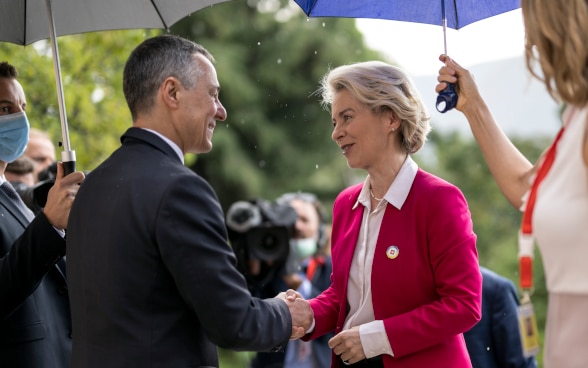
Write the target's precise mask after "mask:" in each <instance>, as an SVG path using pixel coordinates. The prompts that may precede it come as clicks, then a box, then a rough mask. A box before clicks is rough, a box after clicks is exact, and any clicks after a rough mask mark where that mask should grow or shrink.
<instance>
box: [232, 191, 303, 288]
mask: <svg viewBox="0 0 588 368" xmlns="http://www.w3.org/2000/svg"><path fill="white" fill-rule="evenodd" d="M226 217H227V219H226V220H227V229H228V233H229V241H230V242H231V246H232V247H233V250H234V252H235V255H236V256H237V268H238V269H239V271H240V272H241V273H242V274H243V275H244V276H245V278H246V279H247V283H248V285H249V287H250V288H252V289H255V288H257V287H260V286H263V285H265V284H266V283H267V282H269V281H270V280H271V279H272V278H273V277H274V275H275V274H276V273H277V272H278V271H280V272H281V271H283V272H285V273H286V272H288V270H287V269H288V268H289V267H288V265H289V263H290V262H289V259H290V254H291V252H290V247H291V245H290V239H291V238H292V237H293V234H294V226H295V224H296V219H297V217H298V216H297V214H296V211H295V210H294V208H292V207H290V206H288V205H283V204H278V203H276V202H271V201H268V200H265V199H261V198H257V199H253V200H250V201H238V202H235V203H233V204H232V205H231V206H230V207H229V210H228V211H227V216H226ZM251 261H258V263H259V264H260V269H259V272H258V273H256V274H254V273H252V272H251V270H250V269H249V266H250V264H251Z"/></svg>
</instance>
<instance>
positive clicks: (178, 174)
mask: <svg viewBox="0 0 588 368" xmlns="http://www.w3.org/2000/svg"><path fill="white" fill-rule="evenodd" d="M212 62H213V57H212V55H210V53H209V52H208V51H207V50H206V49H204V48H203V47H202V46H200V45H198V44H196V43H194V42H192V41H189V40H186V39H183V38H180V37H176V36H171V35H164V36H159V37H155V38H151V39H148V40H146V41H144V42H143V43H142V44H141V45H139V46H138V47H137V48H136V49H135V50H134V51H133V52H132V53H131V55H130V57H129V59H128V61H127V63H126V65H125V69H124V73H123V74H124V76H123V89H124V93H125V97H126V100H127V104H128V106H129V109H130V111H131V115H132V117H133V127H132V128H130V129H129V130H127V132H126V133H125V134H124V135H123V136H122V139H121V140H122V146H121V147H120V148H119V149H118V150H116V151H115V152H114V153H113V154H112V155H111V156H110V157H109V158H108V159H107V160H106V161H105V162H103V163H102V164H101V165H100V166H98V167H97V168H96V169H94V170H93V171H92V172H91V173H90V174H89V175H88V178H87V179H86V180H85V182H84V185H83V186H82V187H81V188H80V192H79V193H78V197H77V198H76V202H75V203H74V206H73V208H72V214H71V217H70V222H69V227H68V242H69V246H68V262H69V264H68V274H69V277H70V280H71V282H70V301H71V307H72V321H73V329H74V334H73V352H72V367H75V368H89V367H97V368H103V367H108V368H118V367H124V368H132V367H137V368H143V367H154V368H155V367H218V364H219V363H218V353H217V348H216V345H219V346H221V347H224V348H229V349H238V350H266V351H272V350H280V349H282V348H283V347H284V345H285V344H286V343H287V342H288V340H289V338H290V337H299V336H302V335H303V334H304V331H306V330H307V329H308V328H309V327H310V324H311V323H312V320H313V315H312V311H311V310H310V306H309V304H308V302H307V301H304V300H302V299H295V300H287V301H286V300H282V299H281V298H270V299H265V300H261V299H257V298H253V297H252V296H251V294H250V293H249V291H248V289H247V284H246V282H245V278H244V277H243V276H242V275H241V274H240V273H239V271H238V270H237V268H236V257H235V255H234V253H233V251H232V249H231V247H230V246H229V245H228V242H227V230H226V227H225V224H224V216H223V211H222V209H221V207H220V204H219V202H218V198H217V197H216V194H215V192H214V190H213V189H212V187H211V186H210V185H209V184H208V183H207V182H206V181H205V180H204V179H202V178H201V177H200V176H198V175H197V174H195V173H194V172H193V171H191V170H190V169H188V168H187V167H185V166H184V165H183V157H184V154H186V153H189V152H191V153H196V154H200V153H205V152H208V151H210V150H211V149H212V141H211V140H212V134H213V131H214V128H215V125H216V121H217V120H220V121H223V120H225V119H226V116H227V114H226V111H225V108H224V107H223V105H222V104H221V102H220V100H219V89H220V86H219V83H218V80H217V76H216V71H215V68H214V66H213V64H212ZM82 247H83V249H82ZM281 296H282V297H284V298H285V293H283V294H281Z"/></svg>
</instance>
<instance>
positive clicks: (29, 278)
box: [0, 191, 71, 368]
mask: <svg viewBox="0 0 588 368" xmlns="http://www.w3.org/2000/svg"><path fill="white" fill-rule="evenodd" d="M0 218H1V221H0V247H1V248H0V256H2V258H1V259H0V366H1V367H3V368H13V367H14V368H28V367H30V368H43V367H47V368H65V367H67V366H68V365H69V358H70V353H71V321H70V311H69V301H68V295H67V283H66V280H65V275H64V274H62V273H61V271H60V270H59V269H58V267H57V266H56V265H55V263H56V262H57V261H58V260H59V259H60V258H62V257H63V255H64V254H65V240H63V238H61V236H59V234H57V232H56V231H55V230H54V229H53V227H52V226H51V224H49V221H48V220H47V218H46V217H45V215H44V214H42V213H40V214H39V215H37V217H36V218H35V219H34V220H33V221H32V222H31V223H30V224H29V220H28V219H27V218H26V217H25V216H24V215H23V214H22V212H21V211H20V210H19V209H18V208H17V207H16V206H15V205H14V204H13V203H12V201H11V200H10V199H9V198H8V197H7V196H6V195H5V194H4V192H1V191H0Z"/></svg>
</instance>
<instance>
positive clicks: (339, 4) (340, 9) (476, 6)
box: [295, 0, 520, 112]
mask: <svg viewBox="0 0 588 368" xmlns="http://www.w3.org/2000/svg"><path fill="white" fill-rule="evenodd" d="M295 1H296V3H297V4H298V5H299V6H300V7H301V8H302V9H303V10H304V12H305V13H306V15H308V16H309V17H346V18H373V19H389V20H397V21H403V22H414V23H424V24H433V25H441V26H443V40H444V47H445V50H444V52H445V54H447V38H446V29H447V27H449V28H453V29H456V30H457V29H460V28H462V27H465V26H467V25H468V24H471V23H474V22H477V21H479V20H482V19H485V18H489V17H492V16H495V15H498V14H501V13H505V12H508V11H511V10H515V9H517V8H519V7H520V4H519V0H492V1H488V0H394V1H390V0H364V1H362V2H351V1H348V2H343V1H340V0H295ZM446 5H447V12H446ZM456 104H457V94H456V93H455V89H454V86H451V85H448V86H447V88H446V89H445V90H443V91H441V92H440V94H439V96H438V97H437V102H436V107H437V110H439V112H446V111H449V110H451V109H453V108H454V107H455V106H456Z"/></svg>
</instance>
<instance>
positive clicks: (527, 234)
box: [519, 126, 564, 290]
mask: <svg viewBox="0 0 588 368" xmlns="http://www.w3.org/2000/svg"><path fill="white" fill-rule="evenodd" d="M563 131H564V127H563V126H562V128H561V129H560V130H559V133H557V136H556V137H555V140H554V141H553V143H552V144H551V146H550V147H549V150H548V151H547V153H546V154H545V160H543V163H542V164H541V166H540V167H539V170H538V171H537V176H536V177H535V180H534V181H533V185H532V186H531V191H530V192H529V198H528V200H527V205H526V207H525V212H523V220H522V223H521V234H520V238H519V251H520V250H521V245H523V246H524V245H525V244H526V245H527V250H529V249H530V254H528V253H529V251H527V252H525V253H527V254H521V256H520V257H519V271H520V285H521V289H523V290H525V289H531V288H532V287H533V253H532V249H533V241H534V240H533V221H532V219H533V211H534V209H535V201H536V199H537V190H538V189H539V185H540V184H541V182H542V181H543V179H545V176H547V173H548V172H549V169H551V166H552V165H553V161H554V160H555V153H556V147H557V144H558V143H559V140H560V138H561V136H562V134H563Z"/></svg>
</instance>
